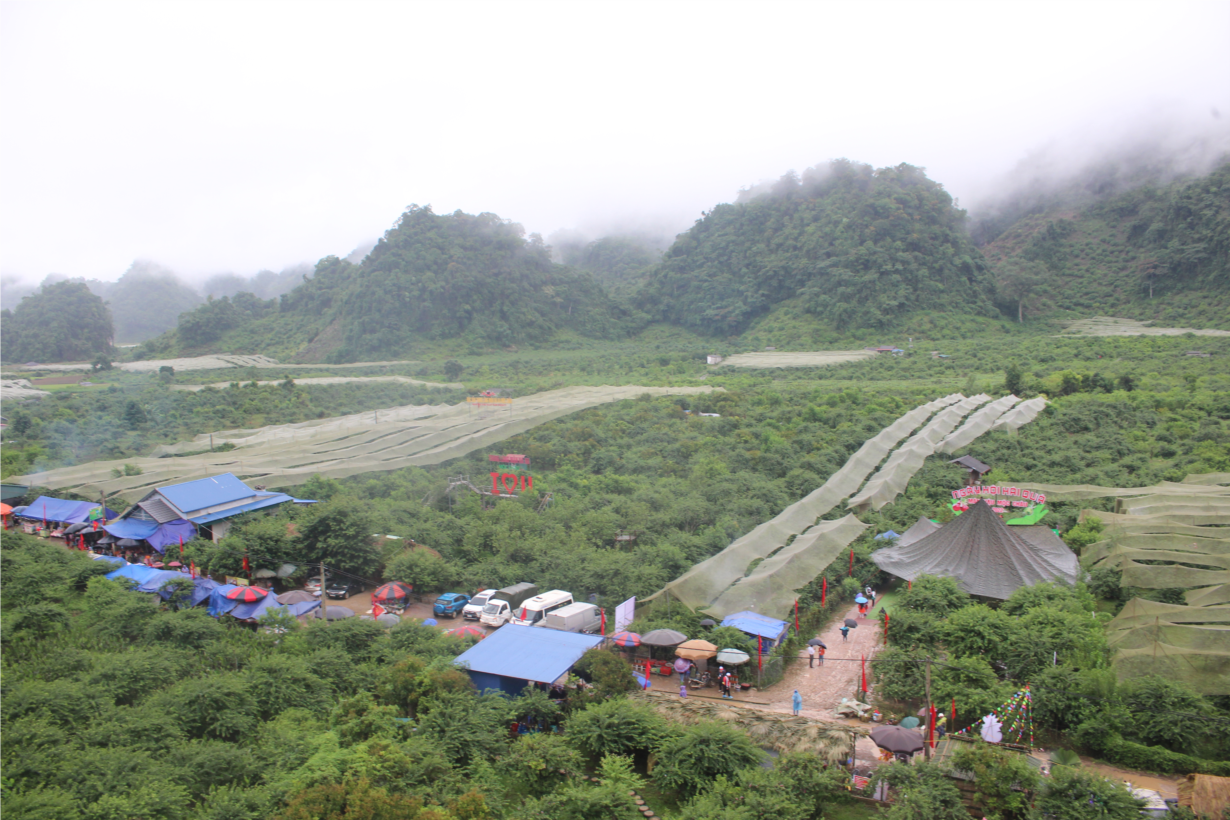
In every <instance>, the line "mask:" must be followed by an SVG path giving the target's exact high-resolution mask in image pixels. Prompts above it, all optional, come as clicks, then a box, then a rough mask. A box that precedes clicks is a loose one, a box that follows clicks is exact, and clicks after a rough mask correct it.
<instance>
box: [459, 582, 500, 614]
mask: <svg viewBox="0 0 1230 820" xmlns="http://www.w3.org/2000/svg"><path fill="white" fill-rule="evenodd" d="M495 593H496V590H494V589H484V590H483V591H482V592H479V593H478V594H476V595H475V596H474V597H473V598H471V599H470V603H468V604H466V605H465V607H464V608H463V609H462V610H461V614H462V615H463V616H464V617H465V619H466V620H467V621H477V620H478V619H479V616H481V615H482V614H483V607H484V606H486V605H487V601H489V600H491V596H492V595H495Z"/></svg>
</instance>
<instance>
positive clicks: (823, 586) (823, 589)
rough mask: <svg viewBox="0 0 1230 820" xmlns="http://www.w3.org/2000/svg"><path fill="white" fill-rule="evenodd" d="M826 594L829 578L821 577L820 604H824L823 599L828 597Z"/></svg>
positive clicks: (827, 592)
mask: <svg viewBox="0 0 1230 820" xmlns="http://www.w3.org/2000/svg"><path fill="white" fill-rule="evenodd" d="M828 594H829V579H828V578H822V579H820V606H824V599H825V598H827V597H828Z"/></svg>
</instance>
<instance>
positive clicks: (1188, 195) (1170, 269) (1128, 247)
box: [983, 164, 1230, 327]
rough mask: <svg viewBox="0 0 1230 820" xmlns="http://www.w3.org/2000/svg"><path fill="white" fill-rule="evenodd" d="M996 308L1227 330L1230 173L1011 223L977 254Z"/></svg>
mask: <svg viewBox="0 0 1230 820" xmlns="http://www.w3.org/2000/svg"><path fill="white" fill-rule="evenodd" d="M983 251H984V252H985V254H986V256H987V259H988V261H989V263H990V264H991V265H992V267H993V268H994V269H995V271H996V275H997V280H998V284H999V291H1000V295H1001V298H1002V299H1003V301H1004V303H1005V305H1004V306H1005V309H1007V310H1010V311H1011V312H1012V313H1014V314H1015V313H1016V312H1017V309H1018V308H1019V309H1021V311H1022V312H1023V313H1028V312H1030V311H1032V312H1033V313H1034V314H1040V313H1044V312H1045V313H1049V312H1052V311H1072V312H1073V313H1076V314H1079V315H1091V314H1105V315H1113V316H1124V317H1128V318H1134V319H1159V320H1164V321H1170V322H1175V323H1179V322H1182V323H1188V324H1193V325H1196V326H1202V327H1230V164H1225V165H1222V166H1221V167H1219V168H1217V169H1216V170H1214V171H1213V172H1212V173H1211V174H1209V175H1207V176H1204V177H1200V178H1196V179H1187V180H1181V181H1178V182H1173V183H1171V184H1169V185H1166V186H1161V187H1159V186H1153V185H1144V186H1141V187H1138V188H1135V189H1133V190H1130V191H1127V192H1126V193H1122V194H1118V195H1115V196H1112V197H1109V198H1106V199H1104V200H1101V201H1098V202H1095V203H1093V204H1090V205H1088V206H1086V207H1083V208H1074V207H1070V206H1066V205H1064V204H1062V203H1060V204H1055V205H1052V206H1051V207H1049V208H1047V209H1046V210H1044V211H1042V212H1040V213H1034V214H1031V215H1028V216H1025V217H1023V218H1021V219H1019V220H1018V221H1017V222H1015V223H1014V224H1012V225H1011V227H1009V228H1007V229H1006V230H1004V231H1003V232H1002V233H1000V234H999V235H998V236H996V237H995V239H994V240H993V241H991V242H989V243H988V244H987V245H986V246H985V247H984V248H983Z"/></svg>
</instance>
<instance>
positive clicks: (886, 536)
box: [875, 530, 901, 541]
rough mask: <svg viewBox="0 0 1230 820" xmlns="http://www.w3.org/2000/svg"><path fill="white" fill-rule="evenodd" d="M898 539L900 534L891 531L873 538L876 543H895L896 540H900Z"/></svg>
mask: <svg viewBox="0 0 1230 820" xmlns="http://www.w3.org/2000/svg"><path fill="white" fill-rule="evenodd" d="M900 537H901V533H899V532H894V531H893V530H889V531H888V532H882V533H880V534H879V535H877V536H876V538H875V540H877V541H895V540H896V539H898V538H900Z"/></svg>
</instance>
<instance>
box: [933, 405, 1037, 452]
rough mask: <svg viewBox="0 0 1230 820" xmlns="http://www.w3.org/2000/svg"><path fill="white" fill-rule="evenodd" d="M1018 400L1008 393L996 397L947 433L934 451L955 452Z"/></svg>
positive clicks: (976, 436)
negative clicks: (998, 397)
mask: <svg viewBox="0 0 1230 820" xmlns="http://www.w3.org/2000/svg"><path fill="white" fill-rule="evenodd" d="M1019 401H1020V399H1018V398H1017V397H1016V396H1013V395H1011V394H1009V395H1007V396H1004V397H1003V398H1002V399H996V400H995V401H993V402H991V403H990V404H988V405H987V406H986V407H983V408H982V409H981V410H979V411H977V412H976V413H974V414H973V415H972V416H970V417H969V418H968V419H966V420H965V424H962V425H961V426H960V427H958V428H957V429H956V430H954V431H952V432H951V433H949V434H948V437H947V438H946V439H944V440H943V441H941V442H940V446H939V447H938V448H936V451H937V452H940V453H955V452H957V451H958V450H961V449H963V448H965V447H966V446H968V445H969V444H970V443H971V442H972V441H973V440H974V439H976V438H978V437H979V436H981V435H982V434H983V433H985V432H987V431H988V430H990V429H991V426H992V425H994V424H995V423H996V422H997V421H999V419H1000V417H1002V416H1003V415H1004V414H1005V413H1007V412H1008V411H1009V410H1011V409H1012V406H1013V405H1015V404H1016V403H1017V402H1019Z"/></svg>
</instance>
